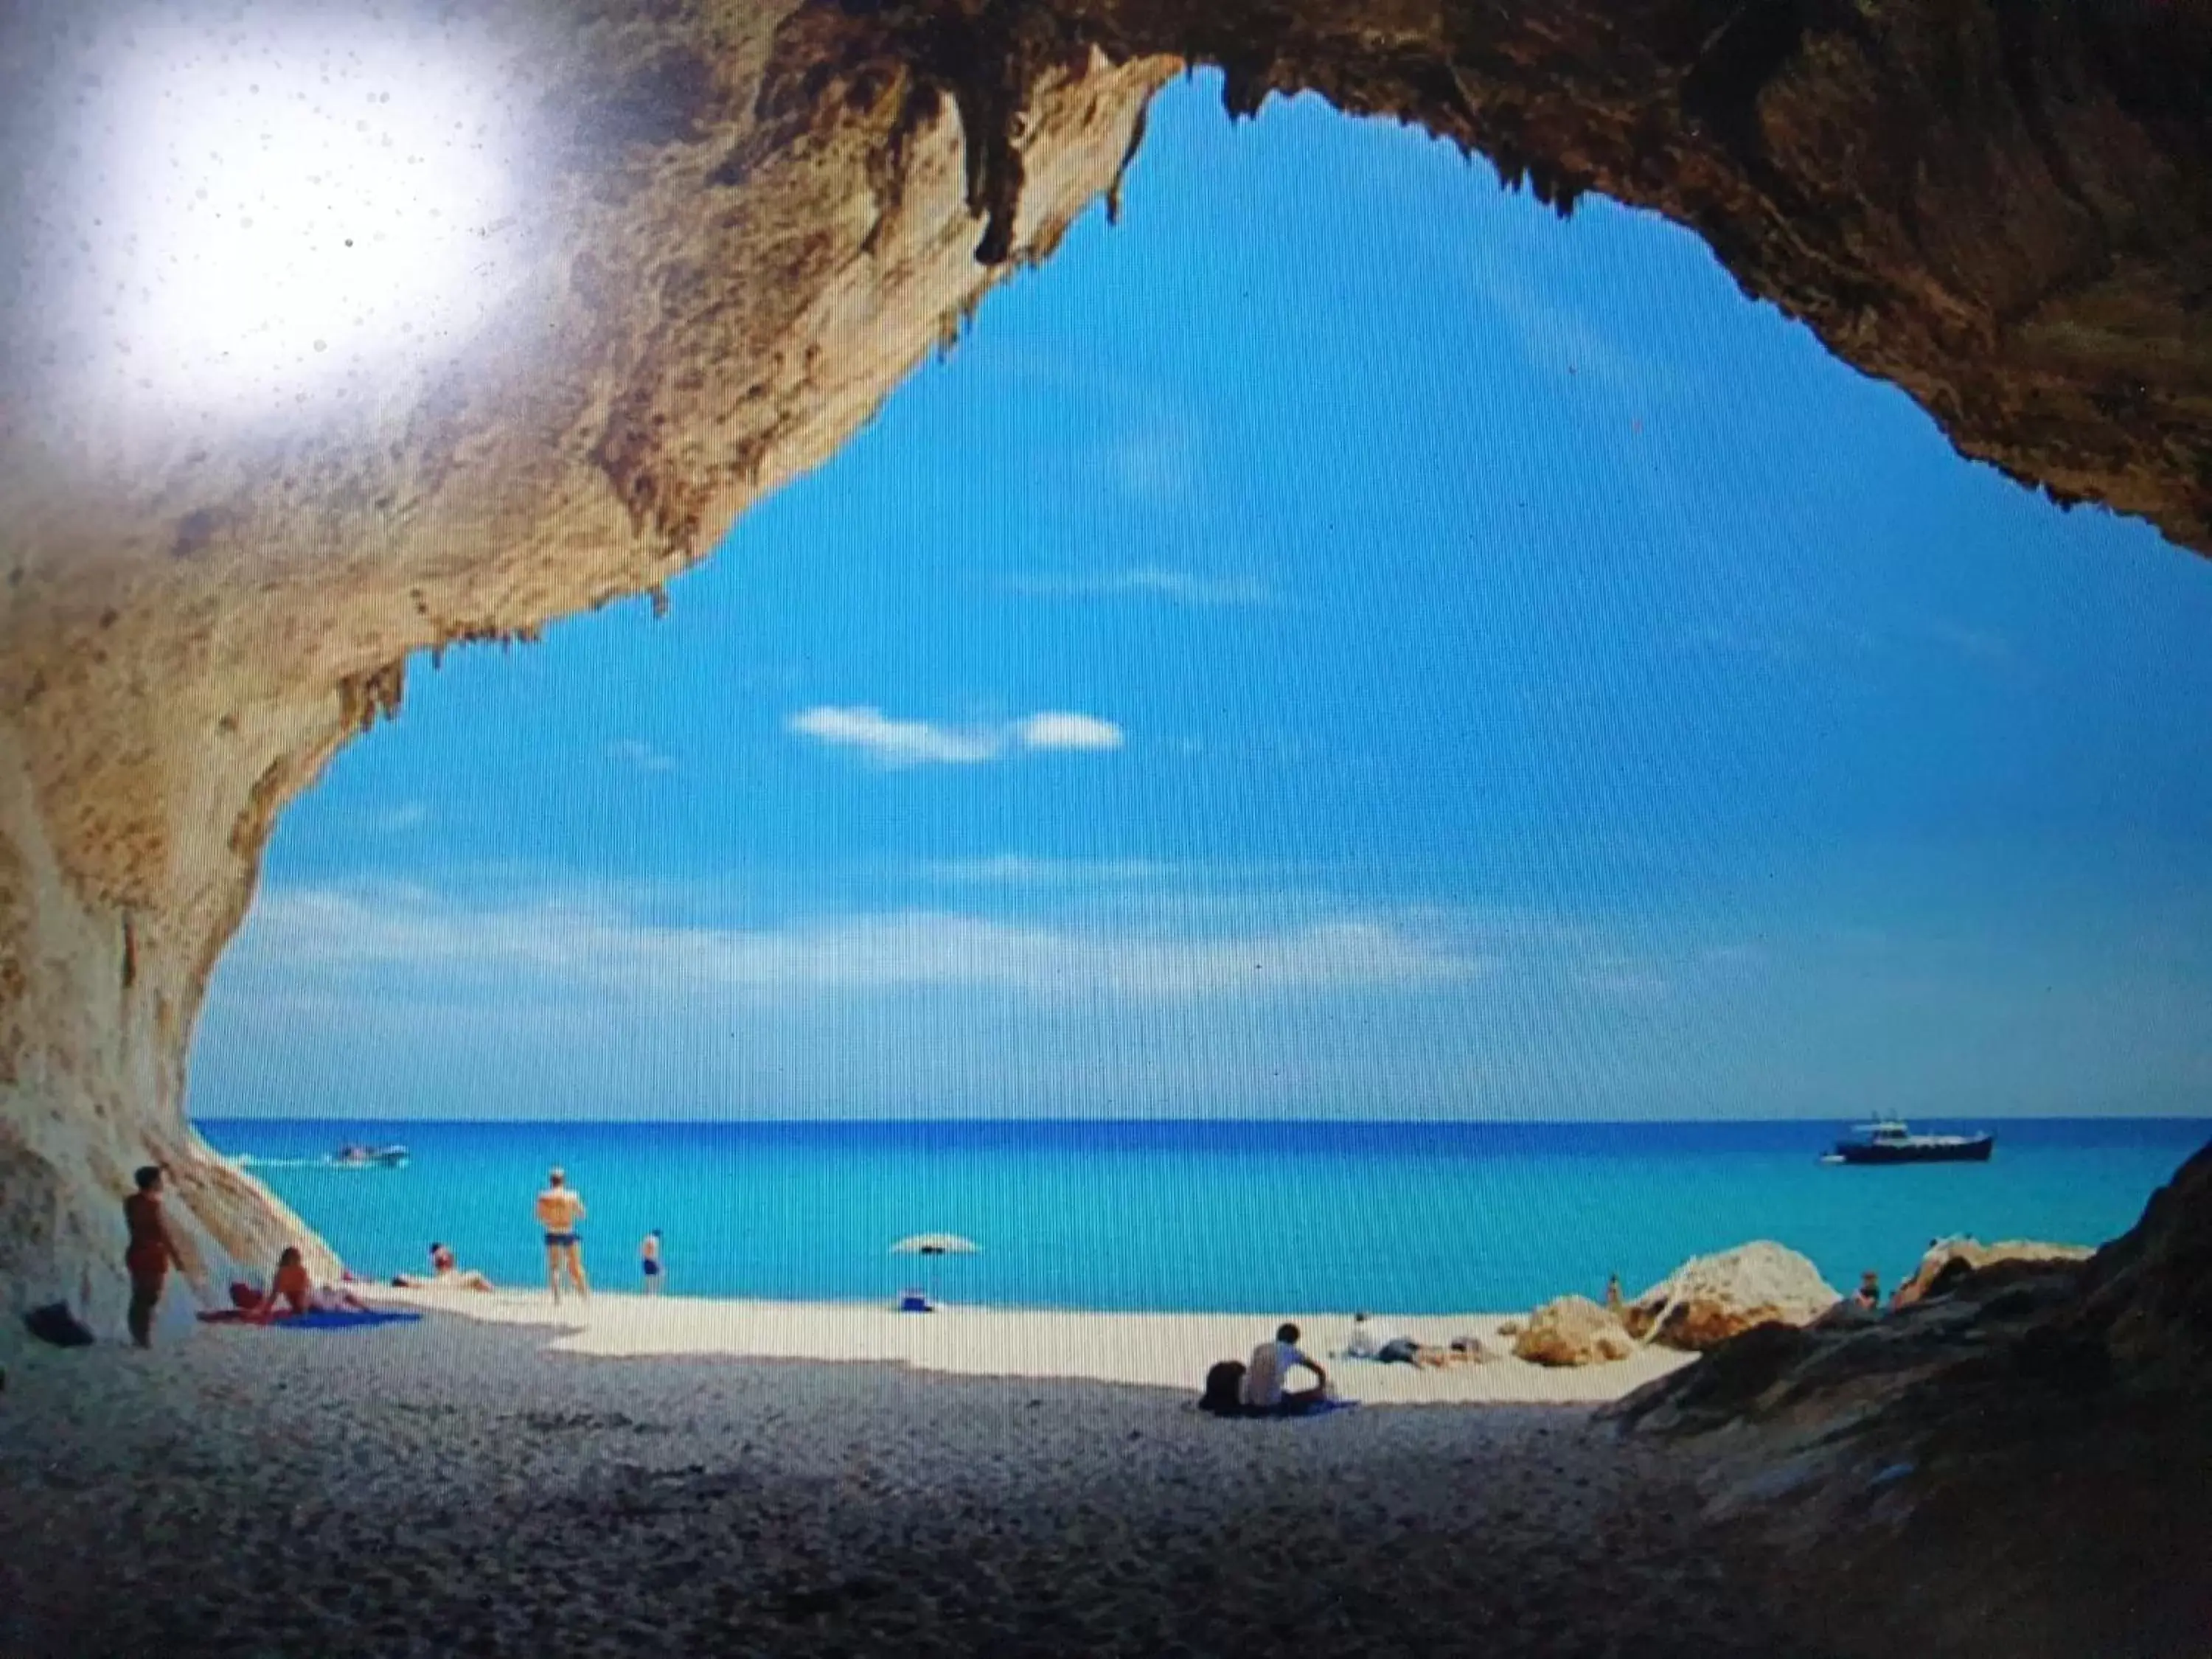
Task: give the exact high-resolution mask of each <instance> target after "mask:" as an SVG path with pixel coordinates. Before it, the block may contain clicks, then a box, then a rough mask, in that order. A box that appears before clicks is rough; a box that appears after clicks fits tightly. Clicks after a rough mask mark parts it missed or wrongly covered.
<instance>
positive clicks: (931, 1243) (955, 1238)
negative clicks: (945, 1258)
mask: <svg viewBox="0 0 2212 1659" xmlns="http://www.w3.org/2000/svg"><path fill="white" fill-rule="evenodd" d="M982 1248H983V1247H982V1246H981V1244H978V1243H976V1242H975V1240H974V1239H972V1238H963V1237H960V1235H959V1234H957V1233H915V1235H914V1236H913V1237H909V1238H902V1239H901V1240H899V1242H898V1243H896V1244H894V1245H892V1246H891V1254H892V1255H932V1256H934V1255H975V1254H977V1253H978V1252H979V1251H981V1249H982ZM936 1277H937V1275H936V1274H935V1273H932V1274H931V1275H930V1279H931V1280H932V1283H931V1284H930V1285H929V1287H928V1296H929V1299H930V1300H931V1301H932V1302H934V1301H936V1300H937V1286H936V1284H935V1282H934V1281H935V1279H936Z"/></svg>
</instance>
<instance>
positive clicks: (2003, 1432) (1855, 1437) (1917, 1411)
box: [1608, 1146, 2212, 1659]
mask: <svg viewBox="0 0 2212 1659" xmlns="http://www.w3.org/2000/svg"><path fill="white" fill-rule="evenodd" d="M2208 1401H2212V1146H2208V1147H2206V1148H2205V1149H2204V1150H2203V1152H2199V1153H2197V1156H2196V1157H2195V1158H2191V1160H2190V1161H2189V1163H2188V1164H2185V1166H2184V1167H2183V1169H2182V1170H2181V1172H2180V1173H2179V1175H2178V1176H2176V1177H2175V1178H2174V1181H2173V1182H2172V1184H2171V1185H2169V1186H2168V1187H2166V1188H2163V1189H2162V1190H2161V1191H2160V1193H2159V1194H2157V1196H2156V1197H2154V1199H2153V1200H2151V1203H2150V1205H2149V1206H2148V1209H2147V1210H2146V1211H2145V1212H2144V1214H2143V1218H2142V1221H2141V1222H2140V1223H2138V1224H2137V1225H2136V1227H2135V1228H2134V1229H2133V1230H2131V1231H2130V1232H2129V1233H2127V1234H2126V1235H2125V1236H2124V1237H2121V1238H2119V1239H2117V1240H2115V1241H2114V1242H2113V1243H2111V1244H2108V1245H2106V1247H2105V1248H2104V1249H2101V1250H2100V1251H2099V1252H2098V1253H2097V1254H2096V1255H2095V1256H2093V1258H2092V1259H2091V1260H2089V1261H2087V1262H2086V1263H2084V1262H2073V1261H2021V1260H2015V1261H2000V1262H1996V1263H1993V1264H1991V1265H1990V1266H1988V1267H1984V1268H1981V1269H1979V1270H1972V1269H1969V1270H1966V1271H1964V1272H1960V1273H1954V1274H1953V1275H1952V1276H1951V1277H1950V1278H1949V1279H1948V1280H1947V1282H1945V1283H1944V1284H1943V1285H1942V1286H1940V1287H1939V1288H1937V1289H1936V1290H1934V1291H1931V1293H1930V1294H1929V1295H1928V1296H1926V1297H1923V1298H1922V1299H1921V1300H1919V1301H1917V1302H1916V1303H1914V1304H1911V1305H1909V1306H1907V1307H1905V1308H1904V1309H1902V1310H1899V1311H1896V1312H1893V1313H1892V1314H1890V1315H1888V1316H1885V1317H1883V1318H1881V1319H1878V1320H1874V1321H1860V1320H1856V1319H1853V1320H1846V1321H1838V1322H1836V1323H1834V1324H1832V1325H1829V1326H1825V1327H1823V1326H1816V1327H1814V1328H1809V1329H1805V1330H1791V1329H1789V1328H1784V1327H1781V1326H1769V1327H1765V1328H1761V1329H1758V1330H1754V1331H1751V1332H1748V1333H1747V1334H1744V1335H1742V1336H1740V1337H1738V1338H1736V1339H1735V1340H1734V1341H1732V1342H1729V1343H1727V1344H1725V1345H1723V1346H1721V1347H1719V1348H1717V1349H1715V1350H1714V1351H1713V1352H1711V1353H1710V1354H1708V1355H1706V1356H1705V1358H1703V1359H1701V1360H1700V1361H1699V1363H1698V1364H1695V1365H1692V1366H1690V1367H1688V1368H1687V1369H1686V1370H1682V1371H1680V1372H1677V1373H1675V1374H1674V1375H1673V1376H1668V1377H1664V1378H1662V1379H1661V1380H1660V1381H1658V1382H1656V1383H1650V1384H1649V1385H1647V1386H1646V1387H1644V1388H1643V1389H1638V1391H1637V1392H1636V1393H1635V1394H1633V1395H1630V1396H1629V1397H1628V1398H1627V1399H1626V1400H1625V1401H1621V1402H1620V1404H1619V1405H1618V1406H1615V1407H1611V1408H1609V1412H1608V1414H1609V1415H1611V1416H1612V1417H1613V1418H1614V1419H1617V1420H1618V1421H1620V1423H1621V1424H1623V1425H1625V1427H1626V1428H1627V1429H1629V1430H1631V1431H1638V1432H1644V1433H1657V1434H1665V1435H1672V1436H1682V1437H1699V1440H1700V1442H1701V1443H1703V1444H1705V1445H1707V1446H1709V1447H1710V1448H1711V1451H1712V1454H1713V1460H1714V1461H1713V1467H1712V1474H1711V1479H1710V1481H1709V1485H1708V1490H1709V1493H1710V1496H1711V1504H1712V1506H1713V1508H1714V1510H1716V1511H1717V1513H1719V1514H1722V1515H1726V1516H1739V1517H1742V1518H1744V1519H1745V1520H1747V1522H1753V1523H1755V1526H1756V1528H1757V1530H1758V1531H1759V1533H1761V1534H1763V1535H1766V1536H1769V1537H1773V1536H1780V1537H1781V1538H1783V1539H1784V1540H1792V1541H1796V1543H1797V1544H1798V1545H1799V1546H1800V1547H1802V1548H1803V1549H1805V1550H1807V1551H1808V1552H1817V1559H1808V1563H1807V1565H1808V1571H1807V1577H1806V1583H1805V1585H1804V1588H1803V1594H1804V1595H1805V1596H1806V1598H1807V1599H1808V1604H1809V1605H1810V1606H1811V1607H1814V1609H1816V1610H1817V1612H1818V1615H1819V1618H1820V1623H1821V1627H1823V1628H1826V1629H1831V1630H1833V1631H1835V1632H1838V1634H1839V1637H1840V1638H1841V1639H1842V1641H1843V1643H1844V1647H1845V1650H1847V1651H1851V1652H1867V1653H1875V1652H1889V1653H1895V1652H1900V1651H1911V1652H1914V1653H1917V1654H1935V1655H1942V1654H1958V1655H1968V1654H1983V1653H1990V1654H1996V1653H2002V1654H2006V1655H2020V1656H2041V1655H2048V1656H2051V1659H2057V1656H2060V1655H2078V1654H2088V1653H2094V1654H2098V1655H2116V1656H2136V1655H2140V1656H2151V1655H2157V1656H2175V1659H2179V1656H2183V1655H2198V1654H2202V1653H2203V1652H2204V1651H2205V1641H2206V1637H2207V1633H2208V1632H2212V1510H2208V1509H2207V1508H2206V1506H2205V1504H2204V1502H2203V1493H2205V1492H2208V1491H2212V1404H2208ZM1900 1643H1901V1644H1903V1645H1902V1646H1899V1645H1898V1644H1900Z"/></svg>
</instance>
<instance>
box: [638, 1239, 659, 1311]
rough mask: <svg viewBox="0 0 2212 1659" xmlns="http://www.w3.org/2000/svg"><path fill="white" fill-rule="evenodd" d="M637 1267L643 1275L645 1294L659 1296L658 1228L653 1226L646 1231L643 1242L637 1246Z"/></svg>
mask: <svg viewBox="0 0 2212 1659" xmlns="http://www.w3.org/2000/svg"><path fill="white" fill-rule="evenodd" d="M637 1268H638V1271H639V1272H640V1273H643V1274H644V1275H645V1293H646V1294H647V1296H659V1294H660V1280H661V1278H662V1274H661V1268H660V1229H659V1228H658V1227H655V1228H654V1229H653V1231H651V1232H649V1233H647V1235H646V1236H645V1239H644V1242H643V1243H641V1244H639V1246H638V1247H637Z"/></svg>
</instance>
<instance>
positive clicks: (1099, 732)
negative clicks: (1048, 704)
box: [1011, 710, 1123, 752]
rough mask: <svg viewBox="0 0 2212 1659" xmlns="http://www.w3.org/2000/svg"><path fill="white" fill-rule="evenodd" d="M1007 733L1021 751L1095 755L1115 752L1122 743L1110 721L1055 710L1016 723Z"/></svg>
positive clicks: (1118, 728) (1117, 730)
mask: <svg viewBox="0 0 2212 1659" xmlns="http://www.w3.org/2000/svg"><path fill="white" fill-rule="evenodd" d="M1011 731H1012V737H1013V739H1014V741H1015V742H1016V743H1018V744H1021V746H1022V747H1023V748H1024V749H1073V750H1090V751H1092V752H1099V751H1103V750H1109V749H1119V748H1120V747H1121V744H1122V742H1123V738H1122V736H1121V727H1120V726H1116V725H1115V724H1114V722H1113V721H1111V720H1100V719H1099V718H1098V717H1097V715H1096V714H1067V713H1066V712H1064V711H1059V710H1050V711H1048V712H1046V713H1043V714H1031V715H1030V716H1029V718H1028V719H1026V720H1016V721H1015V722H1014V724H1013V726H1012V728H1011Z"/></svg>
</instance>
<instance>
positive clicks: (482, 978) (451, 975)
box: [234, 886, 1491, 1000]
mask: <svg viewBox="0 0 2212 1659" xmlns="http://www.w3.org/2000/svg"><path fill="white" fill-rule="evenodd" d="M235 956H236V961H235V963H234V972H235V973H237V974H238V975H240V976H241V977H242V978H243V979H246V980H248V981H252V980H255V979H257V978H258V981H259V982H260V983H261V984H263V985H264V987H265V988H267V989H268V990H270V992H271V993H282V994H301V993H303V992H312V991H314V990H317V989H319V988H321V987H325V986H327V985H330V984H332V983H354V984H362V983H364V982H367V983H373V984H375V985H378V986H381V987H385V988H386V990H389V991H400V990H405V989H408V988H410V987H411V988H413V989H415V990H417V991H421V990H425V989H430V988H431V987H441V988H438V989H437V990H436V991H435V994H441V995H446V996H452V995H453V994H457V993H458V991H459V988H460V987H476V989H477V990H478V991H479V992H481V993H484V994H491V995H493V996H495V998H502V999H512V998H513V997H516V996H519V995H521V994H525V993H526V991H527V990H529V989H530V988H531V987H536V989H537V990H538V991H539V992H541V993H542V992H555V991H562V990H567V991H571V992H581V993H588V994H600V995H608V994H627V995H635V996H641V997H647V998H653V997H659V996H665V995H668V994H678V995H680V996H683V997H685V998H696V996H697V995H698V994H699V993H701V992H702V991H703V990H720V991H721V992H724V993H726V994H744V995H762V996H766V995H776V996H783V995H805V994H830V993H867V992H889V991H898V990H918V989H927V988H931V987H995V988H997V989H1000V990H1002V991H1008V992H1016V993H1020V994H1025V995H1030V996H1036V997H1040V998H1045V999H1049V1000H1060V999H1065V998H1068V997H1077V998H1081V997H1085V996H1097V995H1104V996H1114V997H1123V998H1129V999H1135V1000H1152V999H1158V998H1171V999H1180V998H1189V997H1204V996H1214V995H1232V996H1237V997H1240V998H1249V997H1255V996H1267V995H1274V994H1301V993H1307V992H1316V991H1331V990H1361V989H1366V990H1394V989H1395V990H1403V991H1412V990H1420V989H1425V988H1428V989H1433V988H1435V987H1441V986H1446V985H1451V984H1456V983H1460V982H1462V981H1467V980H1469V979H1471V978H1474V977H1476V976H1478V975H1480V974H1482V973H1484V972H1485V971H1486V970H1487V969H1488V968H1489V967H1490V965H1491V963H1490V962H1489V960H1488V958H1487V957H1485V956H1483V955H1480V954H1479V953H1477V952H1475V951H1472V950H1471V949H1470V948H1469V946H1468V941H1467V940H1466V939H1463V938H1462V937H1459V936H1457V935H1456V934H1455V933H1454V932H1453V930H1451V929H1449V928H1447V927H1439V926H1437V925H1436V922H1435V921H1434V919H1433V918H1425V917H1423V916H1420V915H1399V914H1394V913H1390V912H1378V911H1352V912H1346V913H1340V914H1338V915H1329V916H1322V917H1319V918H1316V919H1310V920H1306V921H1299V922H1296V923H1288V924H1285V925H1283V926H1279V927H1262V928H1241V929H1235V930H1231V931H1226V932H1224V931H1217V930H1215V929H1212V928H1208V927H1202V926H1200V927H1185V928H1180V929H1179V928H1177V927H1173V926H1170V925H1165V924H1164V923H1161V922H1157V921H1156V922H1154V923H1152V924H1150V925H1147V926H1146V927H1100V928H1095V929H1094V928H1080V927H1066V926H1049V925H1043V924H1036V923H1028V922H1022V921H1008V920H1005V919H1001V918H996V917H990V916H979V915H967V914H963V913H959V912H953V911H945V910H928V909H918V910H917V909H906V910H893V911H884V912H877V913H869V914H864V915H838V916H829V917H822V918H811V919H799V920H794V921H789V922H787V923H783V924H781V925H776V926H763V927H744V926H732V925H720V924H710V923H670V922H665V921H655V920H650V919H647V918H645V917H641V916H640V915H635V914H633V913H630V912H628V911H625V910H623V909H621V908H615V907H611V906H608V905H605V904H604V903H602V902H599V901H597V900H596V899H594V898H592V897H589V896H580V895H574V896H553V897H550V898H539V899H535V900H529V901H524V902H515V903H509V904H503V905H495V906H484V905H467V904H464V903H460V902H455V901H452V900H450V899H448V898H447V897H445V896H441V895H439V894H435V893H432V892H428V891H426V890H409V889H401V888H396V887H390V886H387V887H384V888H380V889H379V890H375V891H374V892H365V891H356V890H349V889H346V888H343V887H307V888H289V889H272V890H266V891H264V893H263V894H262V895H261V896H260V897H259V898H258V900H257V901H256V902H255V905H254V908H253V913H252V917H251V919H250V921H249V923H248V926H247V927H246V931H245V933H244V934H243V935H242V936H241V939H240V944H239V947H238V950H237V951H236V953H235Z"/></svg>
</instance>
